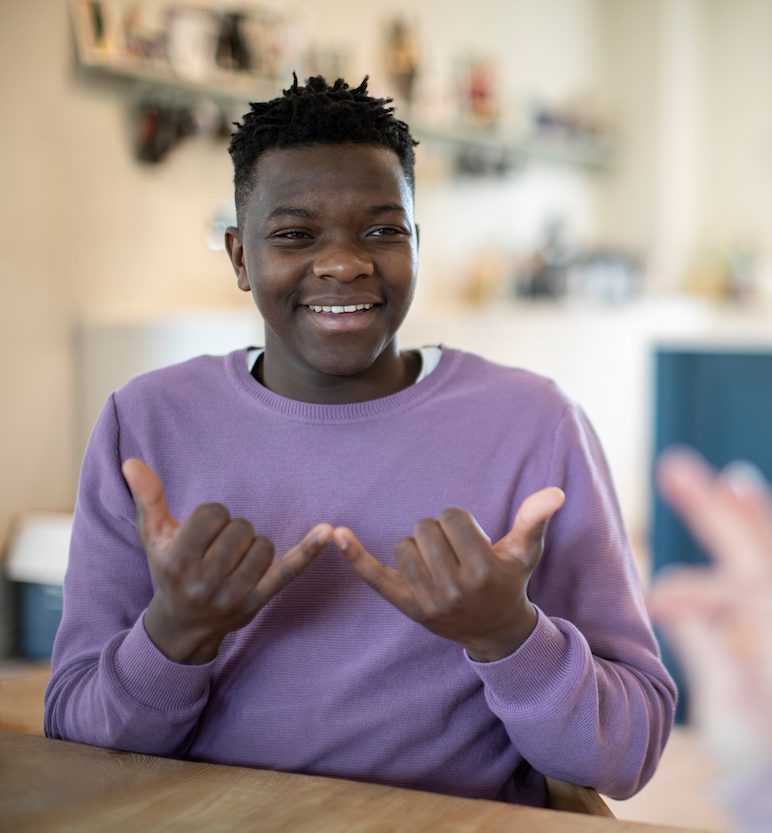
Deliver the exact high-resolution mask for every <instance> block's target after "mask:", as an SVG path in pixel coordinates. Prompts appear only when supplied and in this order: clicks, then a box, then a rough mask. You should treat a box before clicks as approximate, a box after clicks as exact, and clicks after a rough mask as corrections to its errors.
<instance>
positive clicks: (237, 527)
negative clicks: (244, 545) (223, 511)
mask: <svg viewBox="0 0 772 833" xmlns="http://www.w3.org/2000/svg"><path fill="white" fill-rule="evenodd" d="M228 528H229V529H230V531H231V532H232V533H233V535H234V537H237V538H239V539H240V540H247V539H249V538H254V537H255V530H254V528H253V526H252V524H251V523H250V522H249V521H248V520H246V518H231V520H230V522H229V524H228Z"/></svg>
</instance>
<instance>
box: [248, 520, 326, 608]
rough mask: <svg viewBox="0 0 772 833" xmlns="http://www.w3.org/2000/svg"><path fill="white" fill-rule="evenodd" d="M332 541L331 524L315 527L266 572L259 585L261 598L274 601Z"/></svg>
mask: <svg viewBox="0 0 772 833" xmlns="http://www.w3.org/2000/svg"><path fill="white" fill-rule="evenodd" d="M331 540H332V527H331V526H330V525H329V524H318V525H317V526H315V527H314V528H313V529H312V530H311V531H310V532H309V533H308V534H307V535H306V537H305V538H304V539H303V540H302V541H301V542H300V543H299V544H297V545H296V546H294V547H293V548H292V549H291V550H288V551H287V552H286V553H285V554H284V555H283V556H282V557H281V558H279V559H278V560H276V561H274V562H273V563H272V564H271V566H270V567H269V568H268V569H267V570H266V572H265V575H264V576H263V577H262V579H260V582H259V585H258V589H259V592H260V594H261V597H262V598H264V599H265V601H266V602H267V601H268V600H269V599H272V598H273V597H274V596H275V595H276V594H277V593H278V592H279V591H280V590H282V589H284V588H285V587H286V586H287V585H288V584H289V583H290V582H291V581H292V580H293V579H295V578H297V577H298V576H299V575H300V574H301V573H302V572H303V570H305V569H306V567H308V565H309V564H310V563H311V562H312V561H313V560H314V559H315V558H316V556H317V555H319V553H320V552H321V551H322V550H323V549H324V548H325V547H326V546H327V544H329V543H330V541H331ZM264 603H265V602H264Z"/></svg>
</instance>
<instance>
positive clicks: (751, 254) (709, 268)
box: [683, 243, 762, 302]
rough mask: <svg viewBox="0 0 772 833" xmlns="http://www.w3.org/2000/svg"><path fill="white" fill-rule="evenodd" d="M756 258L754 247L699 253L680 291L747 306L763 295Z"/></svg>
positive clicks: (757, 259) (742, 246) (732, 246)
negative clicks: (746, 303)
mask: <svg viewBox="0 0 772 833" xmlns="http://www.w3.org/2000/svg"><path fill="white" fill-rule="evenodd" d="M760 271H761V270H760V268H759V256H758V254H757V252H756V250H755V249H754V247H753V246H748V245H742V244H739V243H735V244H733V245H731V246H728V247H727V248H725V249H720V250H719V249H712V250H705V251H702V252H700V253H699V254H698V255H697V256H696V257H695V259H694V262H693V264H692V266H691V267H690V269H689V271H688V272H687V274H686V276H685V278H684V282H683V289H684V291H685V292H687V293H689V294H691V295H697V296H699V297H704V298H711V299H716V300H721V301H736V302H749V301H753V300H756V299H757V298H759V297H760V296H761V294H762V285H761V279H760Z"/></svg>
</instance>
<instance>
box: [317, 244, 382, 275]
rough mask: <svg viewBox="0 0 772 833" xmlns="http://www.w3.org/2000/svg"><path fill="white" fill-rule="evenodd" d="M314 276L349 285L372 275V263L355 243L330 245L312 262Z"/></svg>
mask: <svg viewBox="0 0 772 833" xmlns="http://www.w3.org/2000/svg"><path fill="white" fill-rule="evenodd" d="M313 271H314V276H315V277H317V278H332V279H333V280H336V281H341V282H343V283H349V282H350V281H355V280H356V279H357V278H361V277H366V276H368V275H372V274H373V261H372V259H371V258H370V256H369V255H368V254H367V253H366V252H364V251H362V248H361V246H359V245H357V244H356V243H355V242H342V241H338V242H335V243H330V244H329V245H328V246H325V248H324V249H323V250H322V251H320V252H319V253H318V255H317V257H316V258H315V260H314V265H313Z"/></svg>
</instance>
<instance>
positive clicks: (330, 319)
mask: <svg viewBox="0 0 772 833" xmlns="http://www.w3.org/2000/svg"><path fill="white" fill-rule="evenodd" d="M378 309H379V307H377V306H375V307H371V308H370V309H363V310H357V311H356V312H312V311H311V310H310V309H308V307H303V310H304V311H305V313H306V315H308V316H310V318H311V320H312V321H313V324H314V326H316V327H320V328H321V329H323V330H324V331H325V332H329V333H352V332H358V331H359V330H364V329H367V327H369V326H370V325H371V324H372V320H373V317H374V316H375V315H376V310H378Z"/></svg>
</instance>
